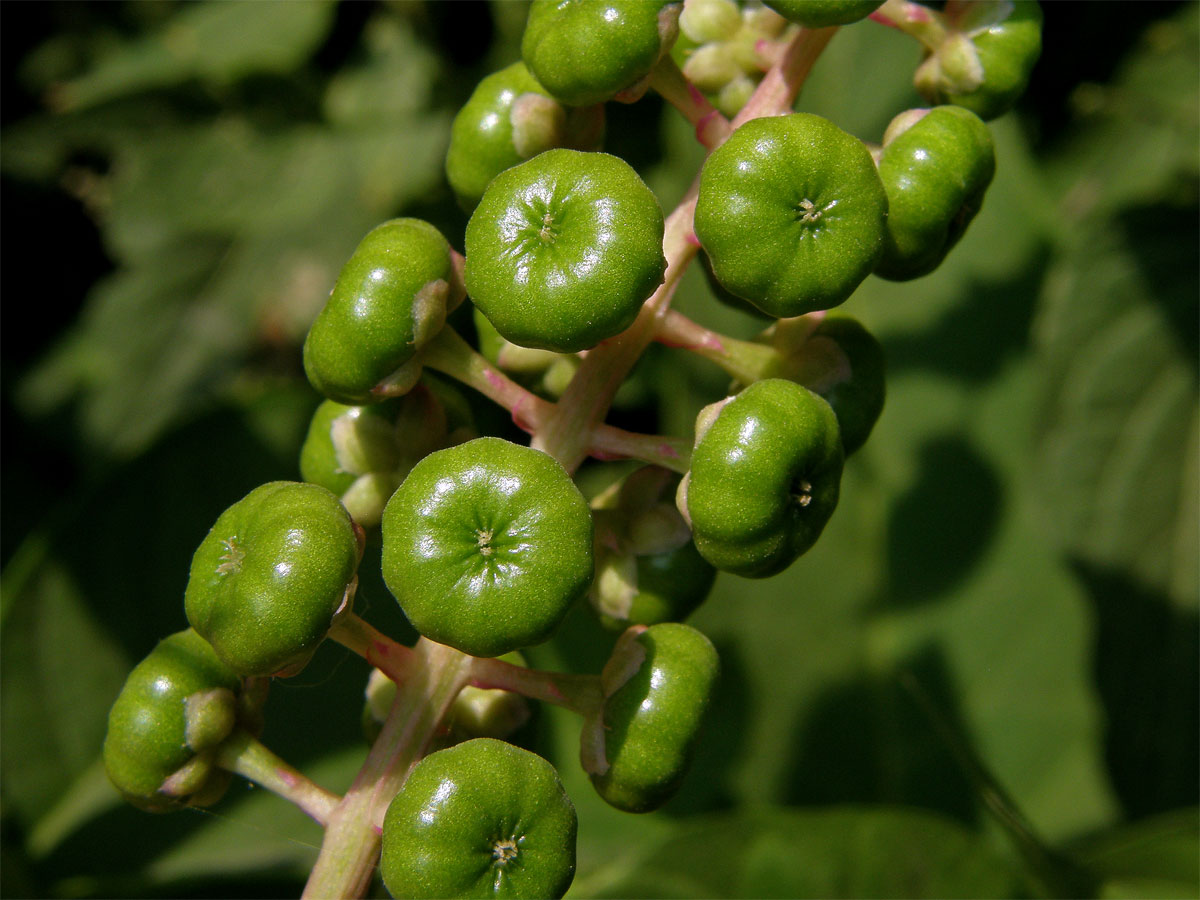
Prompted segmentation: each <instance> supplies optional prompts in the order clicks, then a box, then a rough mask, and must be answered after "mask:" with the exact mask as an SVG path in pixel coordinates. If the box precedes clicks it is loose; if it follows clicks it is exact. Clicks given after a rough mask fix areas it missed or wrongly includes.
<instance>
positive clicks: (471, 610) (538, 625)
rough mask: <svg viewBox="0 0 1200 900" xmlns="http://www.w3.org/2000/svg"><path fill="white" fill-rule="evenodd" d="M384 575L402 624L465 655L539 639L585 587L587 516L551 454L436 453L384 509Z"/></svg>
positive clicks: (497, 444) (466, 449)
mask: <svg viewBox="0 0 1200 900" xmlns="http://www.w3.org/2000/svg"><path fill="white" fill-rule="evenodd" d="M383 578H384V581H385V582H386V583H387V586H388V589H389V590H390V591H391V592H392V594H393V595H394V596H395V597H396V600H397V601H399V603H400V607H401V608H402V609H403V610H404V614H405V615H406V616H407V617H408V620H409V621H410V622H411V623H412V625H413V627H414V628H416V629H417V631H419V632H421V634H423V635H425V637H427V638H429V639H430V640H433V641H437V642H438V643H441V644H449V645H450V646H452V647H456V648H457V649H459V650H461V651H463V652H464V653H469V654H471V655H472V656H499V655H501V654H502V653H507V652H509V651H510V650H516V649H519V648H521V647H527V646H530V645H532V644H538V643H541V642H542V641H544V640H546V639H547V638H548V637H549V636H550V634H551V633H552V632H553V631H554V629H555V628H556V627H557V626H558V623H559V622H560V621H561V620H562V618H563V616H564V615H566V612H567V609H568V607H569V606H570V605H571V603H572V602H573V601H574V600H576V599H577V598H578V597H580V596H581V595H582V594H583V592H584V591H586V590H587V587H588V584H589V582H590V581H591V579H592V516H591V513H590V511H589V510H588V506H587V502H586V501H585V500H584V499H583V495H582V494H580V493H579V489H578V488H576V487H575V484H574V482H572V481H571V479H570V477H569V476H568V475H567V473H566V471H565V470H564V469H563V468H562V466H560V465H559V464H558V463H557V462H556V461H555V460H554V459H553V458H551V457H550V456H547V455H546V454H545V453H542V452H541V451H540V450H533V449H530V448H529V447H520V446H518V445H516V444H512V443H509V442H508V441H504V440H500V439H499V438H486V437H485V438H477V439H476V440H473V441H469V442H467V443H465V444H461V445H459V446H458V447H452V448H450V449H448V450H440V451H438V452H437V453H433V454H431V455H429V456H427V457H426V458H425V459H423V460H422V461H421V462H420V463H418V464H417V465H416V466H414V467H413V470H412V471H411V472H410V473H409V475H408V477H407V478H406V479H405V480H404V483H403V484H402V485H401V486H400V488H399V489H398V490H397V491H396V493H395V494H393V495H392V499H391V500H390V501H388V505H387V508H386V509H385V510H384V511H383Z"/></svg>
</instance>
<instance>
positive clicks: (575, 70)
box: [521, 0, 680, 106]
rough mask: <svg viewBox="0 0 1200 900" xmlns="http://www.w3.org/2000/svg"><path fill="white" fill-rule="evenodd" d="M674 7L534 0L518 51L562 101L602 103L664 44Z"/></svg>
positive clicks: (628, 1)
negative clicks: (519, 50)
mask: <svg viewBox="0 0 1200 900" xmlns="http://www.w3.org/2000/svg"><path fill="white" fill-rule="evenodd" d="M679 7H680V4H678V3H675V4H671V3H666V2H662V0H534V2H533V5H532V6H530V8H529V20H528V21H527V22H526V24H525V35H524V37H523V38H522V40H521V56H522V57H524V59H525V64H526V65H527V66H529V71H530V72H532V73H533V75H534V77H535V78H536V79H537V80H538V81H539V82H541V83H542V84H543V85H544V86H545V88H546V90H548V91H549V92H550V93H551V94H553V95H554V96H555V97H557V98H558V99H559V100H561V101H562V102H563V103H569V104H571V105H572V106H584V105H586V104H589V103H603V102H604V101H605V100H610V99H612V98H613V97H614V96H615V95H616V94H617V93H619V92H620V91H623V90H625V89H626V88H628V87H631V86H632V85H633V84H634V83H635V82H637V81H639V80H640V79H642V78H644V77H645V76H646V75H648V74H649V73H650V70H651V69H652V68H654V64H655V63H657V62H658V60H659V57H661V56H662V55H663V53H664V52H666V51H668V50H670V47H671V44H672V43H673V42H674V39H675V35H676V34H677V33H678V23H677V18H678V11H679Z"/></svg>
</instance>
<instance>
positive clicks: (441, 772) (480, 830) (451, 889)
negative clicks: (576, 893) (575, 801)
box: [379, 738, 577, 900]
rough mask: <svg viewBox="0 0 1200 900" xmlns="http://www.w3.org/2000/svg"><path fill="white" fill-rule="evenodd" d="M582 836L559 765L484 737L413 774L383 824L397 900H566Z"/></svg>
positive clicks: (388, 875) (386, 872)
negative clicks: (562, 899)
mask: <svg viewBox="0 0 1200 900" xmlns="http://www.w3.org/2000/svg"><path fill="white" fill-rule="evenodd" d="M576 829H577V821H576V816H575V807H574V806H573V805H572V803H571V800H570V798H569V797H567V795H566V792H565V791H564V790H563V787H562V783H561V782H560V781H559V778H558V773H557V772H555V770H554V767H553V766H552V765H550V763H548V762H546V761H545V760H544V759H542V758H541V757H540V756H537V755H536V754H533V753H530V752H529V751H528V750H521V749H520V748H518V747H514V746H512V745H511V744H506V743H504V742H502V741H497V740H492V739H490V738H477V739H475V740H471V741H467V742H465V743H462V744H458V745H456V746H454V747H451V748H450V749H448V750H439V751H438V752H436V753H432V754H430V755H429V756H427V757H425V758H424V759H423V760H421V762H419V763H418V764H417V766H416V767H415V768H414V769H413V770H412V773H411V774H410V775H409V776H408V780H407V781H406V782H405V784H404V787H403V788H401V789H400V792H399V793H398V794H397V795H396V797H395V799H393V800H392V803H391V805H390V806H389V807H388V810H387V815H386V816H385V817H384V820H383V850H382V855H381V858H380V864H379V868H380V873H381V874H382V875H383V883H384V885H385V886H386V887H387V889H388V892H389V893H391V895H392V896H393V897H414V898H416V897H431V898H432V897H484V898H486V897H512V898H531V900H540V898H548V897H550V898H553V897H561V896H562V895H563V894H565V893H566V891H567V888H568V887H570V885H571V880H572V879H573V878H574V876H575V835H576Z"/></svg>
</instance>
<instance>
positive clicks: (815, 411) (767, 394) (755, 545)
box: [680, 378, 843, 578]
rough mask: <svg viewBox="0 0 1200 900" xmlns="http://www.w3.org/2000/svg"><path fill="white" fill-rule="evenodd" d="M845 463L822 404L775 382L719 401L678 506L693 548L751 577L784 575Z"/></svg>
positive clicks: (832, 498)
mask: <svg viewBox="0 0 1200 900" xmlns="http://www.w3.org/2000/svg"><path fill="white" fill-rule="evenodd" d="M701 415H702V416H704V414H703V413H702V414H701ZM842 461H843V450H842V441H841V436H840V434H839V431H838V423H837V417H836V416H835V414H834V412H833V410H832V409H831V408H830V406H829V404H828V403H827V402H825V400H823V399H822V398H821V397H819V396H817V395H816V394H814V393H813V392H812V391H810V390H808V389H807V388H805V387H802V386H801V385H798V384H795V383H793V382H791V381H784V380H783V379H779V378H768V379H765V380H763V381H758V382H755V383H754V384H752V385H750V386H749V387H748V388H746V389H745V390H743V391H742V392H741V393H739V394H738V395H737V396H735V397H733V398H732V399H730V400H728V401H726V402H725V403H724V405H723V406H722V407H721V408H720V411H719V413H717V415H716V417H715V419H713V421H712V424H711V425H710V426H709V427H708V429H707V431H705V432H704V433H703V434H702V435H701V436H700V437H699V439H698V441H697V443H696V448H695V451H694V452H693V454H692V466H691V470H690V472H689V473H688V476H687V477H686V478H685V481H684V487H683V489H682V490H681V492H680V500H681V503H682V505H683V508H684V509H686V511H687V514H688V518H689V519H690V521H691V523H692V534H693V536H694V539H695V542H696V549H698V550H699V551H700V555H701V556H703V557H704V558H705V559H707V560H708V561H709V562H710V563H712V564H713V565H714V566H716V567H717V568H718V569H721V570H722V571H726V572H732V573H734V574H736V575H743V576H745V577H748V578H763V577H766V576H768V575H774V574H776V573H777V572H780V571H782V570H783V569H785V568H787V567H788V566H789V565H791V564H792V562H793V561H795V559H796V558H797V557H799V556H800V555H801V554H803V553H805V552H806V551H807V550H808V549H809V548H810V547H811V546H812V545H813V544H814V543H816V540H817V538H818V537H819V536H820V534H821V531H822V530H823V529H824V527H825V523H826V522H828V521H829V517H830V516H831V515H832V514H833V510H834V508H835V507H836V506H837V501H838V492H839V486H840V484H841V476H842Z"/></svg>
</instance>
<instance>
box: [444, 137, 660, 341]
mask: <svg viewBox="0 0 1200 900" xmlns="http://www.w3.org/2000/svg"><path fill="white" fill-rule="evenodd" d="M662 239H663V216H662V209H661V208H660V207H659V205H658V201H657V200H656V199H655V197H654V194H652V193H651V192H650V189H649V188H648V187H646V185H645V184H644V183H643V182H642V179H641V178H639V177H638V174H637V173H636V172H635V171H634V170H633V169H632V168H630V166H629V165H628V164H627V163H625V162H624V161H622V160H620V159H618V158H617V157H615V156H609V155H608V154H605V153H582V152H579V151H576V150H548V151H547V152H545V153H543V154H541V155H540V156H535V157H534V158H533V159H531V160H529V161H528V162H525V163H522V164H521V165H519V166H515V167H514V168H511V169H508V170H507V171H504V172H501V173H500V174H499V175H497V176H496V178H495V179H493V181H492V183H491V184H490V185H489V186H488V189H487V192H486V193H485V194H484V196H483V199H482V200H481V201H480V202H479V206H478V207H476V209H475V212H474V214H473V215H472V216H471V220H470V222H468V223H467V234H466V247H467V262H466V283H467V291H468V292H469V293H470V295H471V299H472V300H473V301H474V302H475V304H476V306H478V307H479V309H480V310H481V311H482V312H483V314H484V315H485V316H487V318H488V320H489V321H490V322H491V323H492V325H494V326H495V327H496V330H497V331H498V332H499V333H500V334H501V335H503V336H504V337H505V338H506V339H507V340H509V341H511V342H513V343H514V344H519V345H521V346H523V347H536V348H541V349H545V350H555V351H558V352H560V353H570V352H574V351H577V350H586V349H588V348H589V347H594V346H595V345H596V344H598V343H600V341H602V340H604V339H605V338H609V337H612V336H613V335H616V334H619V333H620V332H622V331H624V330H625V329H626V328H627V327H629V325H631V324H632V323H633V320H634V319H635V318H636V317H637V314H638V311H639V310H640V309H641V306H642V303H643V302H644V301H645V300H646V299H647V298H648V297H649V296H650V295H651V294H652V293H653V292H654V289H655V288H657V287H658V285H659V284H661V283H662V280H663V272H664V271H665V270H666V259H665V258H664V256H663V251H662Z"/></svg>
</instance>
